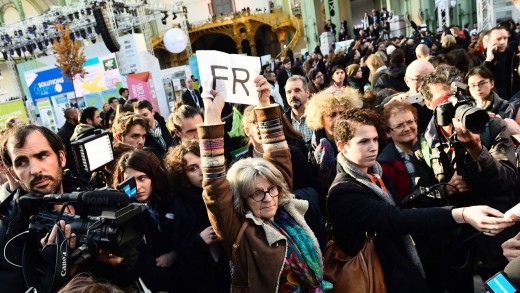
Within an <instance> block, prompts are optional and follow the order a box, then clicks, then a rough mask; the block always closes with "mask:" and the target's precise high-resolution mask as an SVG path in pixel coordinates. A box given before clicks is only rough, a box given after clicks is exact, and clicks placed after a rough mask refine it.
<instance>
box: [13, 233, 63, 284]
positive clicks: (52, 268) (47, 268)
mask: <svg viewBox="0 0 520 293" xmlns="http://www.w3.org/2000/svg"><path fill="white" fill-rule="evenodd" d="M40 239H41V235H40V234H39V233H37V232H36V231H31V230H29V233H28V235H27V238H26V239H25V245H24V249H23V255H22V271H23V276H24V279H25V283H26V285H27V287H28V288H31V287H32V288H34V289H36V290H37V292H53V291H55V290H56V289H57V288H60V287H61V286H62V285H64V284H65V283H66V282H67V281H68V280H69V279H70V277H69V272H70V269H69V263H68V253H69V251H68V244H67V241H66V239H65V236H64V233H63V231H61V229H58V233H56V243H54V244H47V245H45V246H44V247H43V249H41V250H40V247H41V244H40Z"/></svg>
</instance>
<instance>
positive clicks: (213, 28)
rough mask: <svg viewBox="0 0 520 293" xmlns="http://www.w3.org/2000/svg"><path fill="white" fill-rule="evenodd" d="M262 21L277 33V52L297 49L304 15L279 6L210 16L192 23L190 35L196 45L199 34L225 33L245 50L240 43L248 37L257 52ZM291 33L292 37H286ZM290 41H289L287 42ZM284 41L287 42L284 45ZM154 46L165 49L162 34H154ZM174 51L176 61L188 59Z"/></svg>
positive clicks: (253, 49)
mask: <svg viewBox="0 0 520 293" xmlns="http://www.w3.org/2000/svg"><path fill="white" fill-rule="evenodd" d="M263 25H267V26H269V27H270V28H271V31H272V32H273V33H274V34H276V36H277V37H278V42H279V43H280V48H282V52H277V53H280V55H281V56H284V55H285V51H286V50H287V49H288V48H291V49H295V48H296V46H297V45H298V42H299V41H302V40H303V22H302V19H301V15H293V14H291V15H287V14H283V13H282V12H281V11H280V10H276V9H275V10H273V12H272V13H255V14H251V13H249V12H241V13H240V14H239V15H224V16H219V17H214V18H213V19H212V20H211V21H209V20H208V21H206V22H203V23H198V24H193V25H191V26H190V29H189V37H190V42H191V44H192V45H193V44H194V43H195V42H196V41H197V40H198V39H199V38H201V37H203V36H205V35H207V34H210V33H214V34H222V35H226V36H228V37H229V38H231V39H232V40H233V41H234V42H235V44H236V48H237V51H238V53H242V52H243V51H242V45H241V44H242V41H243V40H247V41H248V42H249V46H250V48H251V54H252V55H253V56H256V55H257V51H256V44H255V34H256V32H257V30H258V29H259V28H260V27H261V26H263ZM288 32H289V33H288ZM288 35H290V36H292V39H290V40H287V37H288ZM287 41H289V42H288V43H287ZM284 45H286V48H285V49H284ZM152 47H153V48H154V49H163V50H166V48H165V47H164V44H163V36H162V35H155V36H154V37H152ZM208 49H209V48H208ZM172 55H173V56H172V61H173V62H174V63H177V64H184V63H186V61H187V60H188V56H187V55H186V53H185V52H183V53H180V54H172Z"/></svg>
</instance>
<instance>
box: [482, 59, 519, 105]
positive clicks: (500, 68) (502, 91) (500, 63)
mask: <svg viewBox="0 0 520 293" xmlns="http://www.w3.org/2000/svg"><path fill="white" fill-rule="evenodd" d="M485 60H486V52H484V53H482V54H480V55H478V56H477V57H475V58H473V65H474V66H477V65H481V64H482V65H484V66H486V67H487V68H488V69H489V70H490V71H491V72H492V73H493V76H494V77H495V90H496V92H497V94H498V96H499V97H501V98H502V99H504V100H507V101H509V100H510V99H511V97H513V96H514V95H515V94H516V93H517V92H518V91H519V90H520V77H519V76H518V66H519V64H520V58H519V57H518V55H516V54H515V53H514V52H513V51H511V50H506V51H505V52H504V53H502V54H499V53H496V54H495V57H494V59H493V60H492V61H491V62H486V61H485Z"/></svg>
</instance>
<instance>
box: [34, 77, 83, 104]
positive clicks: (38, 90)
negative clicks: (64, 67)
mask: <svg viewBox="0 0 520 293" xmlns="http://www.w3.org/2000/svg"><path fill="white" fill-rule="evenodd" d="M25 79H26V81H27V87H28V88H29V94H30V95H31V98H32V100H33V102H34V103H35V104H36V100H39V99H42V98H46V97H51V96H55V95H60V94H65V93H69V92H73V91H74V86H73V84H72V81H71V80H70V79H68V78H64V77H63V75H62V74H61V69H59V68H53V69H49V70H44V71H40V72H33V73H27V74H26V75H25Z"/></svg>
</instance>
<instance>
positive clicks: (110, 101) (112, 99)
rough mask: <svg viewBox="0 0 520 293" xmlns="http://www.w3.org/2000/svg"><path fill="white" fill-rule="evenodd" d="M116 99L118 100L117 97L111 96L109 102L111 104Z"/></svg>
mask: <svg viewBox="0 0 520 293" xmlns="http://www.w3.org/2000/svg"><path fill="white" fill-rule="evenodd" d="M114 100H117V98H116V97H111V98H109V99H108V103H109V104H112V102H113V101H114ZM118 101H119V100H118Z"/></svg>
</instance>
